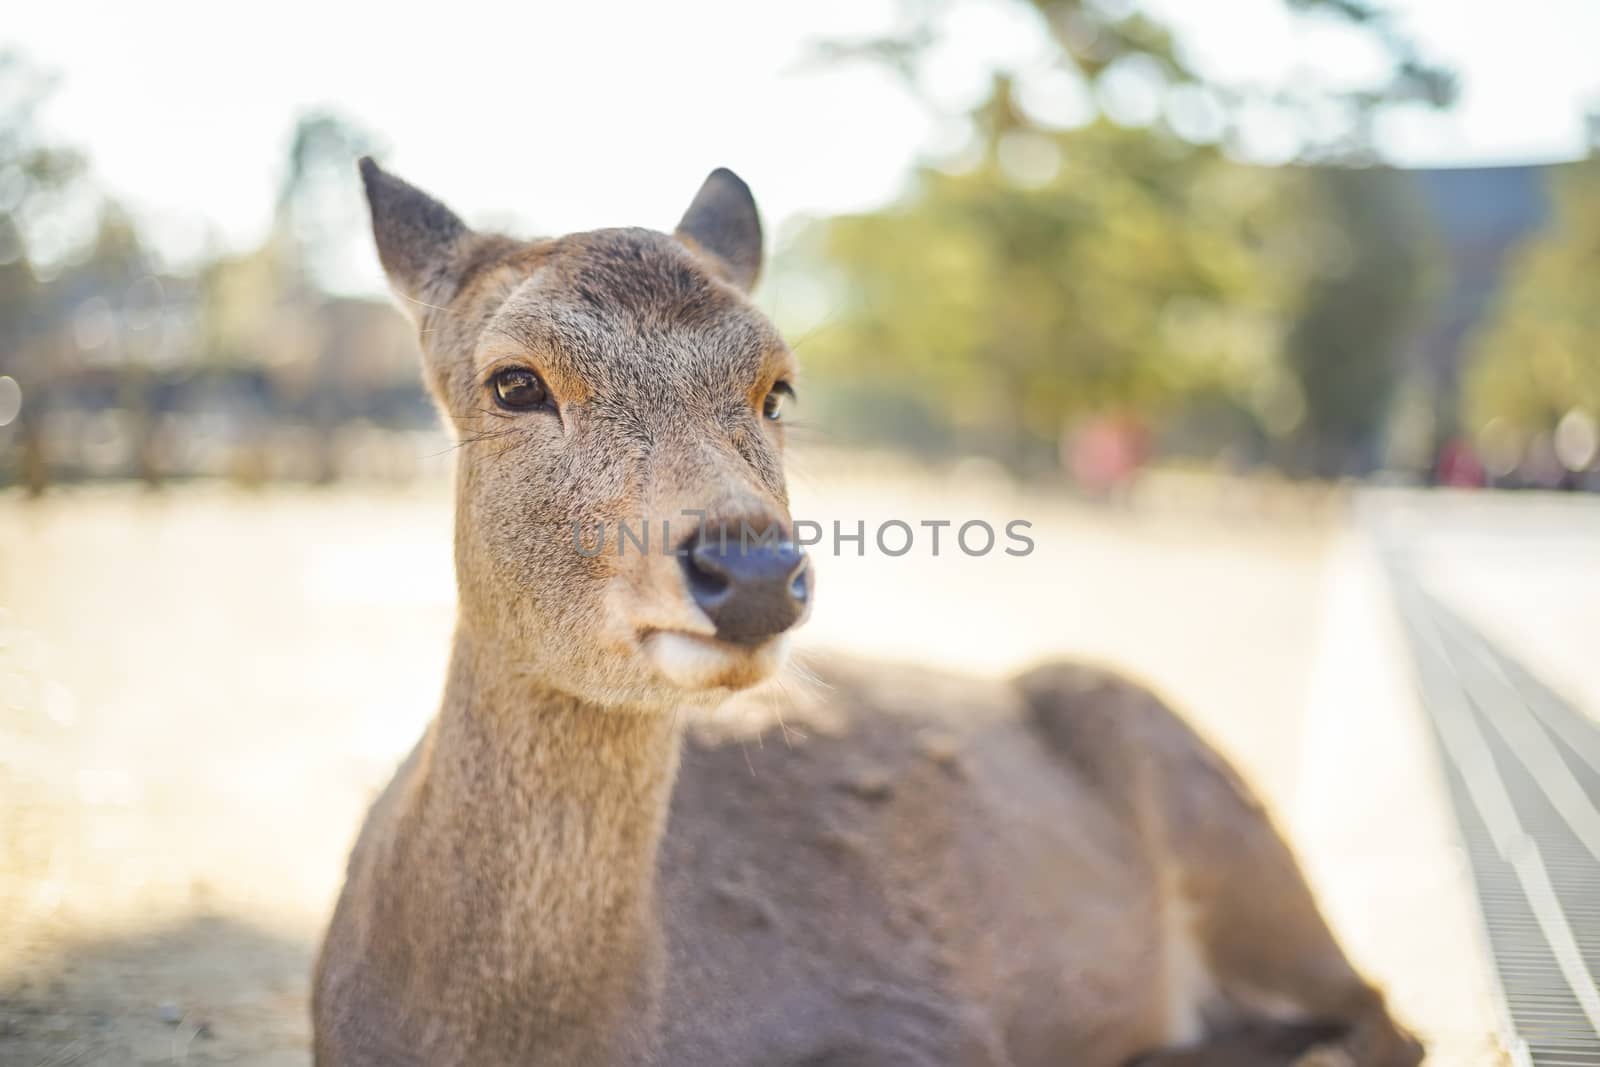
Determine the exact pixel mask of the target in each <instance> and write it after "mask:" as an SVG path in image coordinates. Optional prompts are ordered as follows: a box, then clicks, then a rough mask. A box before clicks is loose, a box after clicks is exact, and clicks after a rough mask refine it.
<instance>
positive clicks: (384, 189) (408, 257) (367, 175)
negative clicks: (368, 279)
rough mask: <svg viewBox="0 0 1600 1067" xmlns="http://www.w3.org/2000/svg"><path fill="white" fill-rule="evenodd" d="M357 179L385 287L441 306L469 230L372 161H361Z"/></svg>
mask: <svg viewBox="0 0 1600 1067" xmlns="http://www.w3.org/2000/svg"><path fill="white" fill-rule="evenodd" d="M360 167H361V181H362V183H363V184H364V185H365V186H366V187H367V205H368V207H370V208H371V209H372V236H373V238H374V239H375V240H376V241H377V244H378V259H379V260H380V261H381V262H382V263H383V272H384V273H385V274H387V275H388V276H389V284H391V285H393V286H394V287H395V289H396V290H397V291H398V292H399V293H400V294H401V295H402V296H406V297H410V298H411V299H412V300H417V301H422V302H424V303H442V302H443V301H444V300H447V299H449V297H450V296H452V295H454V292H455V284H454V283H455V280H456V278H455V275H456V271H457V269H458V264H459V258H460V257H459V255H458V253H459V252H460V251H461V249H462V247H463V246H464V245H465V244H466V243H467V239H468V238H469V237H470V236H471V234H472V231H471V230H469V229H467V227H466V224H465V223H463V222H462V221H461V220H460V219H459V218H457V217H456V214H455V212H453V211H451V210H450V209H449V208H447V207H445V206H444V205H443V204H441V203H439V201H437V200H435V199H434V198H433V197H431V196H429V195H428V194H427V193H425V192H423V191H422V190H421V189H418V188H416V187H415V186H412V185H410V184H408V183H406V182H403V181H401V180H400V179H399V178H396V177H395V176H394V175H392V174H389V173H387V172H386V171H384V170H383V168H381V167H379V166H378V164H376V163H374V162H373V161H372V157H371V156H363V157H361V163H360Z"/></svg>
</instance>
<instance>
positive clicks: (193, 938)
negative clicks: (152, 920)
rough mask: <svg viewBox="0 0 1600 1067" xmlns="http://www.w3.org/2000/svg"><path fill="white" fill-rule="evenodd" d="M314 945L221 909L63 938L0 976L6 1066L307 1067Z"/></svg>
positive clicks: (1, 1048) (0, 1046)
mask: <svg viewBox="0 0 1600 1067" xmlns="http://www.w3.org/2000/svg"><path fill="white" fill-rule="evenodd" d="M314 952H315V947H314V946H313V945H312V944H311V943H310V942H309V941H300V940H296V939H293V938H289V937H284V936H281V935H279V934H276V933H272V932H268V931H266V930H263V929H261V928H259V927H256V926H253V925H251V924H249V923H245V922H241V921H239V920H237V919H233V918H227V917H222V916H212V915H206V916H197V917H195V918H192V919H188V920H185V921H183V922H181V923H178V924H176V925H171V926H166V927H162V928H158V929H154V930H151V931H148V932H140V933H137V934H133V935H130V936H127V937H113V938H105V939H91V940H84V941H80V942H70V941H67V942H59V943H57V944H55V945H52V946H50V947H48V948H44V949H38V950H34V951H32V952H30V950H29V949H28V948H26V947H25V948H24V949H23V953H22V955H21V958H20V960H19V963H20V966H18V967H17V968H15V969H13V970H12V971H10V972H8V973H4V974H0V1063H3V1064H6V1065H7V1067H78V1065H82V1064H118V1065H124V1064H138V1065H148V1064H222V1063H248V1064H252V1065H254V1064H261V1065H267V1067H291V1065H293V1067H304V1065H306V1064H308V1063H309V1062H310V1025H309V1020H308V1008H307V996H308V992H309V985H310V972H311V963H312V956H313V954H314Z"/></svg>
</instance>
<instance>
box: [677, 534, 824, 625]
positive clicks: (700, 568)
mask: <svg viewBox="0 0 1600 1067" xmlns="http://www.w3.org/2000/svg"><path fill="white" fill-rule="evenodd" d="M765 532H766V525H765V524H762V525H761V526H756V525H754V524H750V523H730V524H726V525H720V526H719V525H717V524H712V525H709V526H706V527H704V528H703V529H702V530H701V531H700V532H698V533H696V534H695V535H694V536H693V537H691V538H690V539H689V540H688V541H686V542H684V544H683V546H682V548H680V549H679V556H680V557H681V558H682V560H683V573H684V576H685V577H686V578H687V579H688V583H689V592H690V593H691V594H692V595H693V596H694V601H695V603H696V604H699V605H700V609H701V610H702V611H704V612H705V613H706V617H707V618H709V619H710V620H711V621H712V622H713V623H714V624H716V627H717V636H718V637H719V638H721V639H722V640H724V641H733V642H735V643H737V644H743V645H754V644H758V643H760V642H761V641H764V640H766V639H767V638H769V637H771V636H773V635H774V634H780V633H782V632H783V631H785V630H787V629H788V628H789V627H791V626H793V625H794V624H795V623H796V622H798V621H799V619H800V616H801V615H802V614H803V613H804V612H805V609H806V601H807V600H808V599H810V596H811V567H810V564H809V562H808V561H807V559H806V554H805V553H804V552H802V551H801V550H800V548H799V547H798V546H797V545H796V544H795V543H794V542H793V541H792V540H790V539H789V538H788V537H780V536H777V535H776V531H774V533H773V534H772V535H768V536H765V537H763V536H761V535H762V534H763V533H765Z"/></svg>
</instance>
